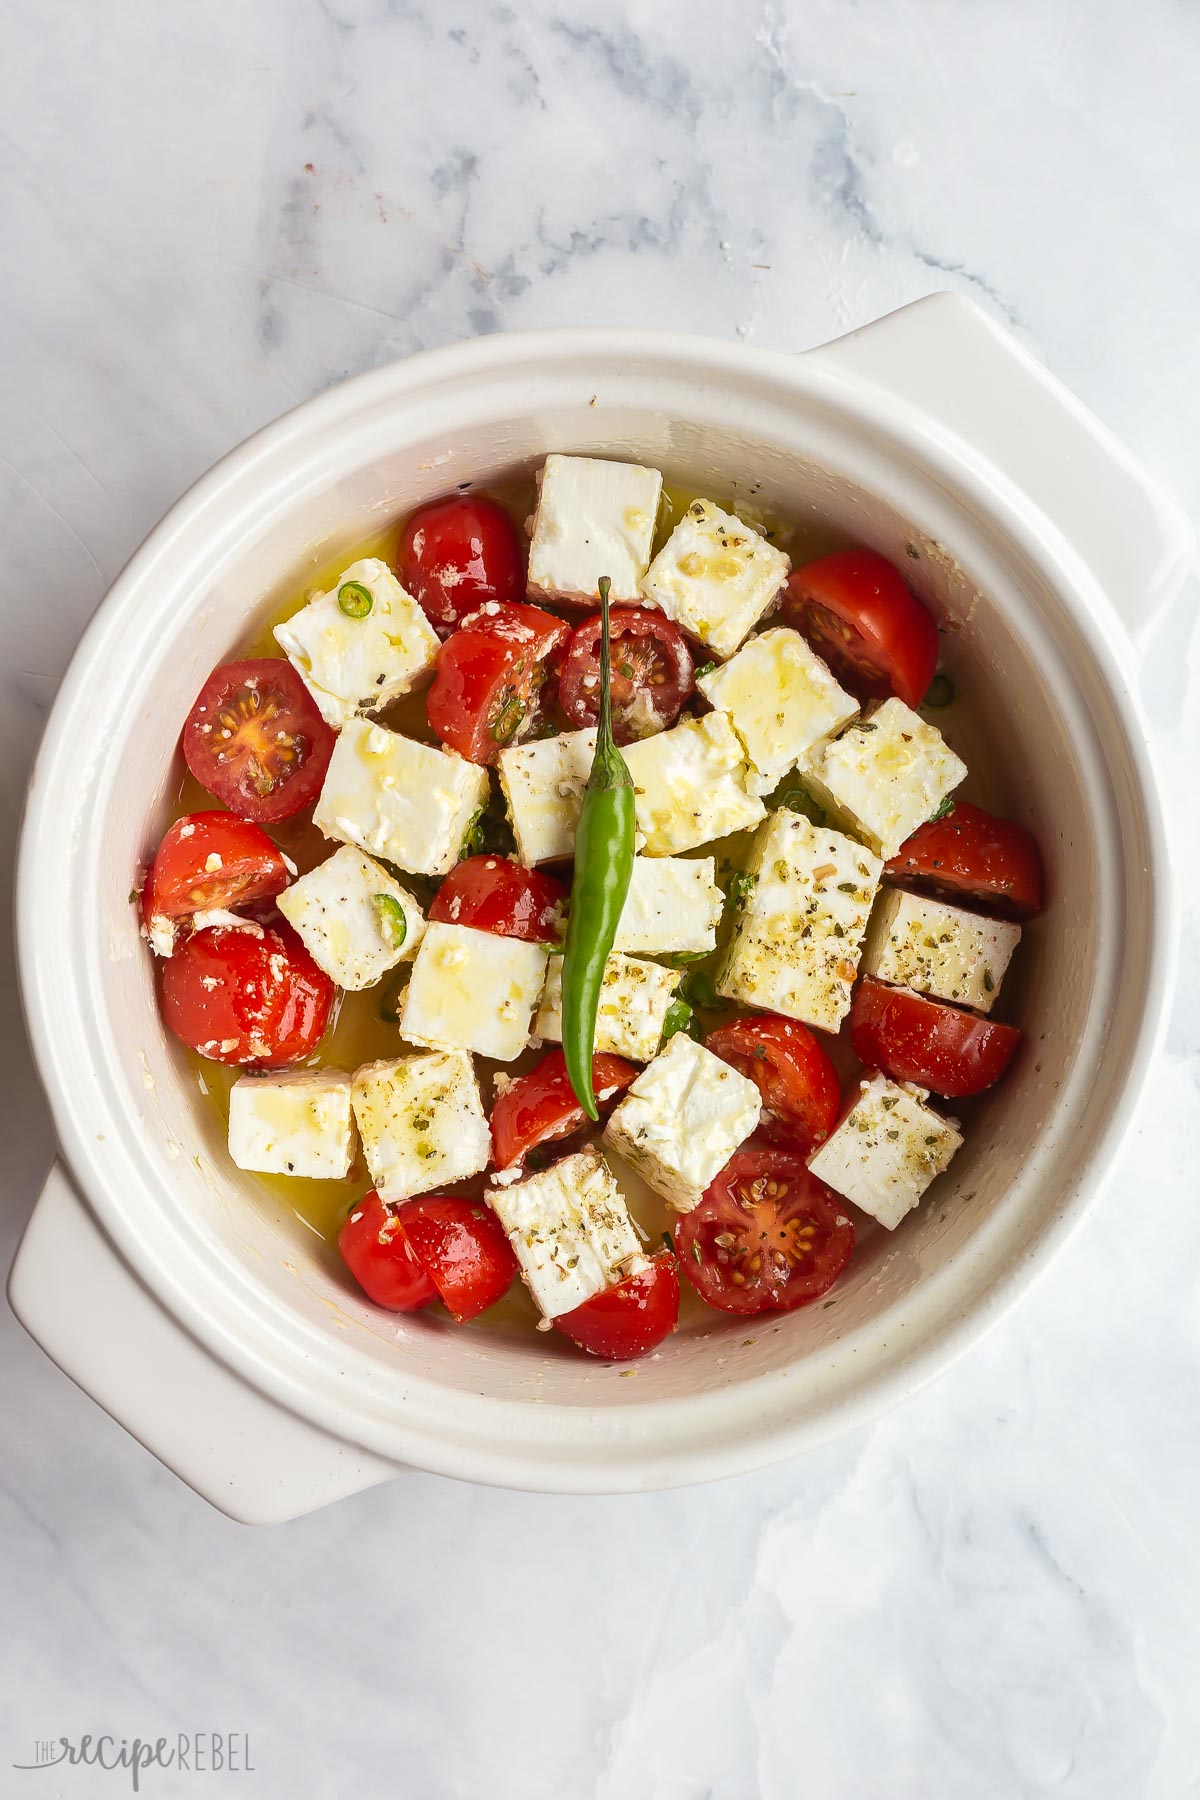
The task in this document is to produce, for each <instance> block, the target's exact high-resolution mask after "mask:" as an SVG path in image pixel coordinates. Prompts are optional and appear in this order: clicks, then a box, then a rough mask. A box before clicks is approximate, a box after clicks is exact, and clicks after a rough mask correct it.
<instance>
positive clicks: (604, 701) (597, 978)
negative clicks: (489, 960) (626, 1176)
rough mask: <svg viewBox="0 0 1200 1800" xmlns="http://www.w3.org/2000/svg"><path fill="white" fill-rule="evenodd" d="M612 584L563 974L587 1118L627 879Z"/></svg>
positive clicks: (568, 1035) (603, 621)
mask: <svg viewBox="0 0 1200 1800" xmlns="http://www.w3.org/2000/svg"><path fill="white" fill-rule="evenodd" d="M611 585H612V583H611V582H610V580H609V578H608V576H607V575H603V576H601V578H600V582H599V590H600V725H599V730H598V732H597V735H596V754H595V756H594V758H593V759H592V771H591V774H590V775H589V776H588V784H587V787H586V789H585V790H584V795H583V806H582V808H581V810H580V814H579V824H578V826H577V827H576V831H575V874H574V878H573V880H572V882H571V917H570V920H569V922H568V924H567V947H566V950H565V952H564V954H563V972H562V1032H563V1040H562V1046H563V1056H564V1057H565V1059H566V1064H567V1074H568V1075H569V1076H570V1078H571V1086H572V1088H573V1089H574V1090H575V1098H576V1099H577V1100H578V1102H579V1104H580V1106H582V1108H583V1110H584V1112H585V1113H586V1114H587V1116H588V1118H589V1119H598V1118H599V1117H600V1111H599V1108H598V1107H597V1105H596V1096H595V1093H594V1092H593V1090H592V1052H593V1049H594V1047H595V1042H596V1014H597V1012H598V1011H599V1007H600V984H601V982H602V981H603V979H604V965H605V963H606V962H607V961H608V953H609V951H610V950H611V949H612V947H613V940H614V939H615V937H616V935H617V925H618V923H619V921H620V918H621V909H622V908H623V906H624V905H625V896H626V894H627V893H628V892H629V878H630V876H631V875H632V873H633V844H634V804H633V778H632V776H631V775H630V773H629V770H628V768H627V767H626V763H625V758H624V757H623V756H622V755H621V752H620V751H619V750H618V749H617V747H616V745H615V744H614V742H613V734H612V706H611V695H610V691H609V690H610V676H611V672H610V669H609V634H608V592H609V588H610V587H611Z"/></svg>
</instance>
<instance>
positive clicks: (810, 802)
mask: <svg viewBox="0 0 1200 1800" xmlns="http://www.w3.org/2000/svg"><path fill="white" fill-rule="evenodd" d="M779 805H780V806H786V808H787V810H788V811H789V812H794V813H800V814H801V815H802V816H803V817H804V818H806V819H807V820H808V822H809V824H810V825H824V824H825V809H824V807H822V806H818V805H817V802H816V801H815V800H814V799H813V797H812V795H811V794H810V793H809V792H808V789H807V788H802V787H790V788H784V790H783V792H782V794H780V796H779Z"/></svg>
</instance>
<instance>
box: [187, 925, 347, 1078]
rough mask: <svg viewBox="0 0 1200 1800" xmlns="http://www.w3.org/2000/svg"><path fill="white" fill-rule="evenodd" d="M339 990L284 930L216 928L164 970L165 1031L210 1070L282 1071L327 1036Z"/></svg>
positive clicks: (198, 938)
mask: <svg viewBox="0 0 1200 1800" xmlns="http://www.w3.org/2000/svg"><path fill="white" fill-rule="evenodd" d="M333 998H334V988H333V983H332V981H330V979H329V977H328V975H326V974H324V973H323V972H322V971H321V970H320V969H318V967H317V965H316V963H315V962H314V961H313V959H312V957H311V956H310V955H309V954H308V951H307V950H306V949H305V948H304V945H303V944H302V943H301V942H300V939H299V938H298V937H297V936H296V934H295V932H294V931H292V930H291V928H290V927H289V926H287V925H284V924H280V925H278V926H271V927H264V926H261V925H247V926H236V925H213V926H210V927H208V929H207V930H204V931H198V932H196V934H195V936H194V937H190V938H188V940H187V942H186V943H185V944H184V945H183V946H182V948H181V949H179V950H177V951H176V952H175V954H174V956H172V957H171V959H170V960H169V962H166V963H164V964H163V976H162V1014H163V1019H164V1021H165V1023H166V1025H167V1028H168V1030H170V1031H173V1032H174V1034H175V1036H176V1037H177V1038H179V1040H180V1041H181V1042H182V1043H184V1044H187V1045H189V1046H190V1047H191V1049H193V1050H196V1051H198V1052H199V1054H200V1055H201V1056H207V1057H209V1058H210V1059H211V1060H212V1061H213V1062H223V1063H235V1064H238V1065H241V1066H251V1065H252V1066H254V1067H256V1068H260V1069H277V1068H283V1067H284V1066H286V1065H287V1064H288V1063H294V1062H301V1061H302V1060H303V1059H304V1058H305V1057H306V1056H311V1055H312V1053H313V1051H314V1050H315V1049H316V1047H317V1045H318V1044H319V1043H320V1041H321V1039H322V1038H323V1037H324V1035H325V1029H326V1026H327V1025H328V1024H329V1016H330V1012H331V1011H332V1008H333Z"/></svg>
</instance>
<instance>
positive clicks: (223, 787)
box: [183, 656, 335, 825]
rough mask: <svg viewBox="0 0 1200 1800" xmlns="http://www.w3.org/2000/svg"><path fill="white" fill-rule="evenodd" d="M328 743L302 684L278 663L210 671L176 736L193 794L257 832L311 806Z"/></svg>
mask: <svg viewBox="0 0 1200 1800" xmlns="http://www.w3.org/2000/svg"><path fill="white" fill-rule="evenodd" d="M334 742H335V738H334V734H333V732H332V730H331V729H330V727H329V726H328V725H327V724H326V723H325V721H324V719H323V718H322V717H321V715H320V713H319V712H318V711H317V707H316V702H315V701H314V700H313V698H312V696H311V694H310V693H309V691H308V689H307V688H306V687H305V685H304V683H303V681H301V679H300V677H299V675H297V673H296V671H295V669H293V667H292V665H291V663H290V662H287V661H286V660H285V659H284V658H283V657H277V656H260V657H255V658H253V659H251V660H250V661H247V662H234V663H223V664H222V665H221V667H220V668H219V669H214V670H213V672H212V674H211V675H210V676H209V678H208V680H207V681H206V682H205V684H204V686H203V687H202V688H201V690H200V694H199V696H198V698H197V700H196V704H195V705H194V706H193V707H192V710H191V712H190V713H189V714H188V717H187V723H186V724H185V726H184V728H183V754H184V759H185V761H186V762H187V766H188V768H189V769H190V770H191V772H192V774H193V775H194V776H195V777H196V780H197V781H198V782H199V783H200V786H201V787H202V788H207V789H208V792H209V793H210V794H215V795H216V797H217V799H218V800H219V801H220V802H221V804H222V806H227V807H228V808H229V810H230V812H233V813H237V814H238V816H239V818H243V819H253V820H255V821H256V822H257V823H258V824H260V825H274V824H277V823H278V821H279V820H280V819H290V818H291V817H292V815H293V814H294V813H298V812H302V811H303V809H304V808H305V807H306V806H311V805H312V803H313V801H314V800H315V799H316V797H317V795H318V794H319V793H320V791H321V784H322V782H323V781H324V779H325V771H326V770H327V769H328V767H329V759H330V757H331V756H332V755H333V746H334Z"/></svg>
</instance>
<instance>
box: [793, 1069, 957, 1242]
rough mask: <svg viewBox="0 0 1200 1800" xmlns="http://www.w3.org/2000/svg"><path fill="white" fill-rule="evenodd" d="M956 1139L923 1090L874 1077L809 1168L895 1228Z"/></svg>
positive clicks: (950, 1153) (945, 1163)
mask: <svg viewBox="0 0 1200 1800" xmlns="http://www.w3.org/2000/svg"><path fill="white" fill-rule="evenodd" d="M961 1144H962V1137H961V1134H960V1133H959V1132H958V1130H957V1129H956V1128H955V1126H954V1125H953V1124H952V1123H951V1121H950V1120H949V1119H946V1118H943V1117H942V1115H941V1113H938V1112H934V1110H933V1108H932V1107H931V1106H926V1104H925V1090H924V1088H919V1087H912V1086H910V1085H909V1084H908V1083H907V1082H905V1083H901V1082H896V1081H889V1080H888V1078H887V1076H886V1075H872V1076H871V1078H870V1079H869V1080H867V1081H863V1082H862V1083H861V1084H860V1086H859V1089H858V1092H857V1094H856V1095H855V1098H854V1101H853V1103H852V1104H851V1106H850V1109H849V1111H848V1112H846V1113H845V1114H844V1116H843V1117H842V1120H841V1122H840V1124H839V1125H838V1126H837V1128H836V1130H834V1131H833V1132H832V1133H831V1134H830V1136H829V1137H827V1138H826V1140H825V1142H824V1143H823V1144H822V1145H821V1147H820V1149H819V1150H817V1151H816V1152H815V1153H814V1155H812V1156H810V1157H809V1159H808V1166H809V1168H810V1169H811V1171H812V1173H813V1174H814V1175H815V1176H816V1177H817V1179H818V1181H823V1182H825V1183H826V1185H827V1186H828V1187H831V1188H832V1189H833V1191H834V1193H836V1194H841V1195H842V1196H843V1198H844V1199H846V1200H852V1201H853V1202H854V1204H855V1206H860V1207H861V1208H862V1210H863V1211H864V1212H866V1213H870V1215H871V1217H872V1218H873V1219H878V1220H879V1223H880V1224H881V1225H886V1227H887V1229H888V1230H889V1231H893V1230H894V1229H895V1228H896V1226H897V1225H898V1224H899V1223H900V1221H901V1219H902V1218H903V1217H904V1215H905V1213H907V1212H911V1210H912V1208H913V1207H914V1206H915V1205H916V1204H917V1202H918V1200H919V1199H920V1198H921V1195H922V1194H923V1193H924V1192H925V1189H926V1188H927V1187H928V1186H929V1184H930V1182H931V1181H932V1180H933V1178H934V1176H935V1175H940V1174H941V1173H942V1170H943V1169H945V1168H947V1167H948V1166H949V1163H950V1160H951V1158H952V1157H953V1155H954V1153H955V1151H956V1150H958V1149H959V1148H960V1146H961Z"/></svg>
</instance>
